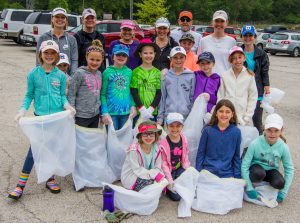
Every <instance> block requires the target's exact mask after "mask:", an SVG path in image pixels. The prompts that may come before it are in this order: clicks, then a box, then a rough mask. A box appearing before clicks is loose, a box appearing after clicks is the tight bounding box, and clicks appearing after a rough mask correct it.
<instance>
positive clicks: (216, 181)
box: [192, 170, 246, 215]
mask: <svg viewBox="0 0 300 223" xmlns="http://www.w3.org/2000/svg"><path fill="white" fill-rule="evenodd" d="M245 184H246V183H245V181H244V180H242V179H235V178H219V177H217V176H216V175H214V174H212V173H210V172H209V171H207V170H202V171H201V172H200V173H199V178H198V184H197V189H196V198H195V199H194V202H193V205H192V208H193V209H194V210H196V211H201V212H206V213H211V214H219V215H224V214H227V213H228V212H229V211H231V210H233V209H236V208H242V205H243V194H244V186H245Z"/></svg>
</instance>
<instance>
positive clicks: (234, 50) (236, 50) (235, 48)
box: [229, 46, 245, 57]
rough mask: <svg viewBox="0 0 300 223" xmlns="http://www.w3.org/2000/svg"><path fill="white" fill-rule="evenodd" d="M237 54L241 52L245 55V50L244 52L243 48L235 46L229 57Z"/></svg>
mask: <svg viewBox="0 0 300 223" xmlns="http://www.w3.org/2000/svg"><path fill="white" fill-rule="evenodd" d="M235 52H241V53H242V54H244V55H245V53H244V50H243V49H242V48H241V47H239V46H234V47H232V48H231V49H230V50H229V57H230V56H231V55H232V54H234V53H235Z"/></svg>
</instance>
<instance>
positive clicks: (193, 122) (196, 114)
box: [183, 96, 207, 167]
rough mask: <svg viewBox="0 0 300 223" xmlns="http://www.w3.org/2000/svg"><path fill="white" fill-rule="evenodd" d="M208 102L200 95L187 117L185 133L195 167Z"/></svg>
mask: <svg viewBox="0 0 300 223" xmlns="http://www.w3.org/2000/svg"><path fill="white" fill-rule="evenodd" d="M206 109H207V102H206V100H205V98H204V96H199V97H197V99H196V100H195V102H194V105H193V108H192V110H191V112H190V114H189V116H188V117H187V118H186V120H185V122H184V127H183V133H184V135H185V136H186V138H187V141H188V148H189V160H190V163H191V165H192V166H193V167H195V164H196V156H197V151H198V146H199V142H200V138H201V134H202V133H201V131H202V128H203V118H204V116H205V114H206Z"/></svg>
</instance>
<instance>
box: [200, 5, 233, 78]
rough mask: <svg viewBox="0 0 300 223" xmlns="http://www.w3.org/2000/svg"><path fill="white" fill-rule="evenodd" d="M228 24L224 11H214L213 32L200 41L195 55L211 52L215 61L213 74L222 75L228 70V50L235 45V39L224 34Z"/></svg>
mask: <svg viewBox="0 0 300 223" xmlns="http://www.w3.org/2000/svg"><path fill="white" fill-rule="evenodd" d="M227 24H228V15H227V13H226V12H225V11H223V10H219V11H216V12H215V13H214V15H213V21H212V26H213V27H214V32H213V33H212V34H211V35H208V36H206V37H204V38H202V39H201V40H200V46H199V48H198V52H197V54H198V55H199V54H200V53H202V52H205V51H207V52H211V53H212V54H213V55H214V57H215V60H216V63H215V66H214V68H213V73H217V74H222V73H224V72H225V71H226V70H228V69H229V68H230V63H229V62H228V55H229V50H230V49H231V48H232V47H233V46H235V45H236V41H235V39H233V38H232V37H230V36H227V35H226V34H225V27H226V26H227Z"/></svg>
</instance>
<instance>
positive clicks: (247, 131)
mask: <svg viewBox="0 0 300 223" xmlns="http://www.w3.org/2000/svg"><path fill="white" fill-rule="evenodd" d="M238 128H239V129H240V130H241V135H242V142H241V147H240V156H241V157H242V155H243V152H244V149H245V148H247V147H248V146H249V145H250V143H251V142H252V141H253V140H254V139H256V138H257V137H258V136H259V132H258V130H257V128H255V127H253V126H249V125H238Z"/></svg>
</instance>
